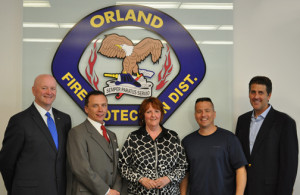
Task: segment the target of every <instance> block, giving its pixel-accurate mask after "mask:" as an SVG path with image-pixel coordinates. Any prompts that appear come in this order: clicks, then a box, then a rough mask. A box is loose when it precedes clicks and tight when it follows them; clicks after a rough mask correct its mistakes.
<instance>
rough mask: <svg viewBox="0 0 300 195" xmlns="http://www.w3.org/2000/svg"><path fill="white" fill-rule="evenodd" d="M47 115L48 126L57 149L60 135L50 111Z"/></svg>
mask: <svg viewBox="0 0 300 195" xmlns="http://www.w3.org/2000/svg"><path fill="white" fill-rule="evenodd" d="M46 116H47V124H48V128H49V131H50V133H51V135H52V138H53V140H54V143H55V145H56V149H57V148H58V136H57V131H56V126H55V123H54V121H53V119H52V117H51V115H50V113H49V112H47V113H46Z"/></svg>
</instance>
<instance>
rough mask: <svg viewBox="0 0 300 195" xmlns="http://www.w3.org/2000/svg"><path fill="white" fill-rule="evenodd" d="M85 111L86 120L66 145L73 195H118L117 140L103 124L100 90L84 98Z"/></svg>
mask: <svg viewBox="0 0 300 195" xmlns="http://www.w3.org/2000/svg"><path fill="white" fill-rule="evenodd" d="M84 109H85V112H86V113H87V115H88V118H87V119H86V120H85V121H84V122H83V123H81V124H80V125H78V126H76V127H74V128H72V129H71V130H70V132H69V136H68V143H67V156H68V160H69V163H70V167H71V170H72V173H73V177H72V180H73V181H72V185H71V188H72V189H71V191H72V195H77V194H82V193H84V194H93V195H119V194H120V191H121V187H122V184H121V177H120V175H119V173H118V170H117V163H118V158H119V148H118V143H117V137H116V135H115V134H114V133H113V132H111V131H109V130H106V129H105V127H104V121H103V120H104V118H105V116H106V113H107V98H106V97H105V95H104V94H103V92H101V91H92V92H90V93H89V94H88V95H87V96H86V98H85V107H84ZM69 186H70V185H69Z"/></svg>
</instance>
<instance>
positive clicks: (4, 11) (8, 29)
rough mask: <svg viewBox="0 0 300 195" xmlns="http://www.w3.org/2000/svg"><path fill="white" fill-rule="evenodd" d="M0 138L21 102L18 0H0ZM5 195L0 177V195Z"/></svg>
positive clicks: (20, 18) (20, 34)
mask: <svg viewBox="0 0 300 195" xmlns="http://www.w3.org/2000/svg"><path fill="white" fill-rule="evenodd" d="M0 25H1V28H0V29H1V30H0V43H1V46H0V91H1V98H0V120H1V122H0V140H1V143H2V140H3V135H4V130H5V128H6V126H7V122H8V120H9V118H10V117H11V116H12V115H13V114H15V113H17V112H19V111H20V110H21V102H22V88H21V86H22V85H21V79H22V78H21V76H22V1H18V0H1V2H0ZM4 194H6V191H5V187H4V184H3V180H2V177H1V179H0V195H4Z"/></svg>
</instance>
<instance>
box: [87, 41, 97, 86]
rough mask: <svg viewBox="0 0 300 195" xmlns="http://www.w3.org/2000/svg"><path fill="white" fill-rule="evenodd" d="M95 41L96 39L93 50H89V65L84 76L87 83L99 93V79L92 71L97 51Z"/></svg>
mask: <svg viewBox="0 0 300 195" xmlns="http://www.w3.org/2000/svg"><path fill="white" fill-rule="evenodd" d="M97 41H98V39H97V40H96V41H95V43H94V49H91V55H90V58H89V62H88V64H89V65H87V66H86V68H85V75H86V77H87V79H88V81H89V82H90V84H92V85H93V86H94V87H95V88H96V89H97V90H98V91H99V89H98V83H99V78H98V76H97V74H96V73H95V71H94V66H95V63H96V61H97V49H96V47H97ZM92 80H93V81H92Z"/></svg>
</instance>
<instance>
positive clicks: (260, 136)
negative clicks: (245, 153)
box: [251, 108, 274, 158]
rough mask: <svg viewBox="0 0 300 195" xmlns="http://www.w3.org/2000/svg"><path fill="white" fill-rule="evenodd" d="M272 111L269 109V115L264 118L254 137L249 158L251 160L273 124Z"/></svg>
mask: <svg viewBox="0 0 300 195" xmlns="http://www.w3.org/2000/svg"><path fill="white" fill-rule="evenodd" d="M273 121H274V109H273V108H271V109H270V111H269V113H268V114H267V116H266V118H265V119H264V122H263V123H262V125H261V127H260V129H259V132H258V134H257V136H256V139H255V142H254V145H253V149H252V153H251V157H252V158H253V157H254V156H255V154H256V153H257V151H258V150H259V147H260V145H261V144H262V143H263V141H264V139H265V138H266V136H267V135H268V134H269V133H268V132H269V131H270V130H271V127H272V124H273V123H274V122H273Z"/></svg>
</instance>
